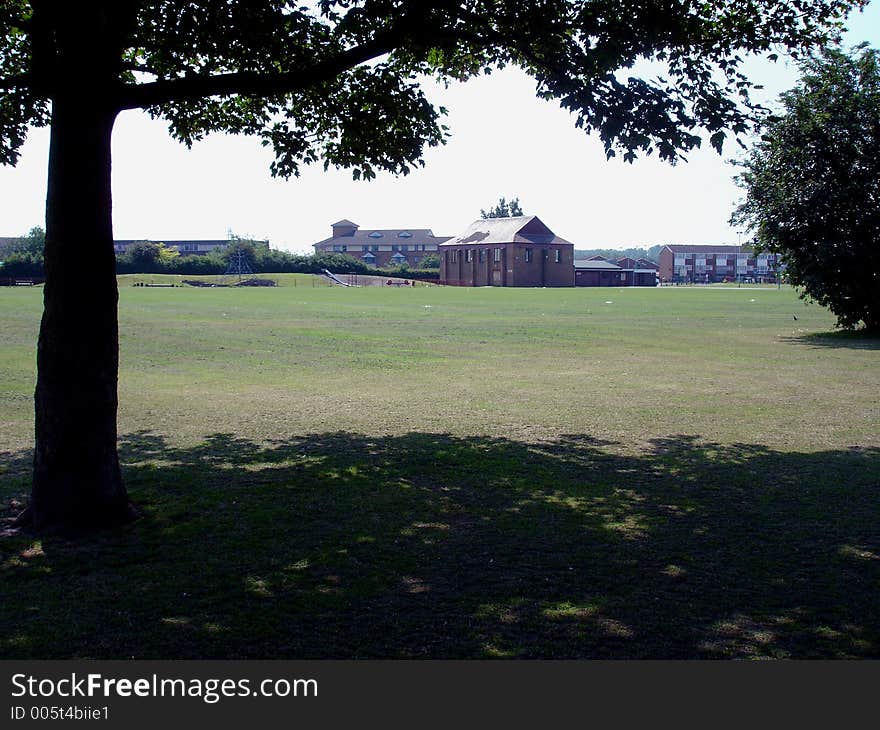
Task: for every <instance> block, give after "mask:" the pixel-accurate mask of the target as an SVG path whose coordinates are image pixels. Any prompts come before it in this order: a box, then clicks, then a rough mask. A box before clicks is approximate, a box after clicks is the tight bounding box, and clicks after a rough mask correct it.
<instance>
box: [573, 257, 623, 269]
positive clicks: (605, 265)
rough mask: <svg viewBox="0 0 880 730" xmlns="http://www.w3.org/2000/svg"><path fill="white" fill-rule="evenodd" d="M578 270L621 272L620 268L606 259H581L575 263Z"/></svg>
mask: <svg viewBox="0 0 880 730" xmlns="http://www.w3.org/2000/svg"><path fill="white" fill-rule="evenodd" d="M574 268H576V269H597V270H598V269H601V270H602V271H620V267H619V266H618V265H617V264H615V263H612V262H611V261H606V260H605V259H579V260H578V261H575V262H574Z"/></svg>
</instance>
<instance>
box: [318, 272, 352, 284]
mask: <svg viewBox="0 0 880 730" xmlns="http://www.w3.org/2000/svg"><path fill="white" fill-rule="evenodd" d="M324 276H326V277H327V278H328V279H330V281H332V282H333V283H334V284H339V285H340V286H351V284H347V283H346V282H344V281H343V280H342V279H340V278H339V277H338V276H336V275H335V274H331V273H330V272H329V271H328V270H327V269H324Z"/></svg>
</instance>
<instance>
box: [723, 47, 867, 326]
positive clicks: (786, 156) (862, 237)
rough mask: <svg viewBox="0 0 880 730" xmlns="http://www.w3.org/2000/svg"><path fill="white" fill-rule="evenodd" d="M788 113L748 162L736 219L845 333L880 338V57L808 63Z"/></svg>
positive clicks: (836, 56) (786, 103)
mask: <svg viewBox="0 0 880 730" xmlns="http://www.w3.org/2000/svg"><path fill="white" fill-rule="evenodd" d="M782 107H783V111H782V113H781V114H779V115H777V116H775V117H772V118H770V119H769V120H768V122H767V125H766V129H765V131H764V134H763V136H762V137H761V140H760V142H759V143H758V144H757V145H756V146H755V148H754V149H753V150H752V152H751V154H750V155H749V156H748V158H747V159H745V160H744V161H743V168H744V170H743V172H742V174H741V175H740V176H739V177H738V182H739V184H740V185H741V186H742V187H743V188H744V189H745V191H746V199H745V200H744V202H743V203H742V204H741V205H740V206H739V207H738V208H737V210H736V212H735V213H734V216H733V222H735V223H739V224H743V225H745V226H747V227H748V228H749V229H750V230H752V231H754V236H755V244H756V247H757V248H758V249H759V250H764V251H771V252H775V253H778V254H780V255H781V259H782V262H783V263H784V264H785V267H786V274H787V276H788V278H789V280H790V281H791V282H792V283H793V284H795V285H797V286H798V287H800V289H801V296H802V297H803V298H807V299H811V300H814V301H816V302H818V303H819V304H821V305H823V306H826V307H828V308H829V309H830V310H831V311H832V312H833V313H834V314H835V315H836V316H837V323H838V326H840V327H842V328H844V329H855V328H857V327H859V326H862V327H864V328H865V329H867V330H869V331H871V332H875V333H877V332H880V52H878V51H877V50H874V49H870V48H868V47H866V46H861V47H859V48H858V49H856V51H855V52H854V53H853V54H851V55H850V54H847V53H845V52H844V51H842V50H840V49H837V48H832V49H828V50H825V51H824V52H823V53H822V54H821V55H818V56H816V57H815V58H811V59H808V60H806V61H804V63H803V64H802V76H801V79H800V82H799V83H798V85H797V86H796V87H795V88H794V89H792V90H791V91H788V92H786V93H785V94H783V95H782Z"/></svg>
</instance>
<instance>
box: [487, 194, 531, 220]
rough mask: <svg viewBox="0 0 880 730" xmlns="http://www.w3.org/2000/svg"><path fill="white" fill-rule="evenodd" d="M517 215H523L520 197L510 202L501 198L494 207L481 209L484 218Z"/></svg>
mask: <svg viewBox="0 0 880 730" xmlns="http://www.w3.org/2000/svg"><path fill="white" fill-rule="evenodd" d="M517 215H523V211H522V208H520V207H519V198H514V199H513V200H511V201H510V202H509V203H508V202H507V201H506V200H505V199H504V198H499V199H498V203H497V204H496V205H495V207H494V208H489V210H483V209H482V208H481V209H480V217H481V218H483V219H484V220H485V219H486V218H512V217H513V216H517Z"/></svg>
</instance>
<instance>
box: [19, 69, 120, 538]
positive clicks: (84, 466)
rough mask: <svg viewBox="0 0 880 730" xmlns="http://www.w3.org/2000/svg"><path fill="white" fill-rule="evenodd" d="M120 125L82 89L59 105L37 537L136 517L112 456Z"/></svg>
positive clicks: (39, 417)
mask: <svg viewBox="0 0 880 730" xmlns="http://www.w3.org/2000/svg"><path fill="white" fill-rule="evenodd" d="M86 83H88V82H87V81H86ZM115 117H116V110H115V109H114V108H113V107H112V105H111V104H109V103H103V102H102V101H101V100H100V99H97V98H96V97H95V96H94V95H92V94H89V93H88V92H85V93H83V90H82V89H80V91H79V94H77V93H76V91H74V90H73V89H71V90H70V91H69V92H68V93H63V94H60V95H58V96H56V97H55V98H54V99H53V109H52V134H51V143H50V148H49V185H48V196H47V200H46V250H45V263H46V284H45V290H44V295H43V296H44V312H43V319H42V323H41V325H40V336H39V342H38V345H37V386H36V392H35V395H34V405H35V410H36V428H35V432H36V433H35V436H36V449H35V453H34V482H33V493H32V496H31V502H30V505H29V507H28V511H27V513H26V515H25V520H24V521H25V522H30V523H31V524H32V525H33V527H35V528H37V529H45V528H60V529H63V530H69V529H75V530H79V529H90V528H95V527H102V526H107V525H112V524H118V523H120V522H123V521H126V520H128V519H130V518H131V516H132V509H131V506H130V503H129V500H128V495H127V494H126V490H125V487H124V486H123V483H122V477H121V473H120V469H119V458H118V455H117V451H116V410H117V381H118V366H119V345H118V325H117V312H116V308H117V300H118V291H117V287H116V274H115V254H114V251H113V231H112V213H111V192H110V136H111V132H112V129H113V122H114V120H115Z"/></svg>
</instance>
